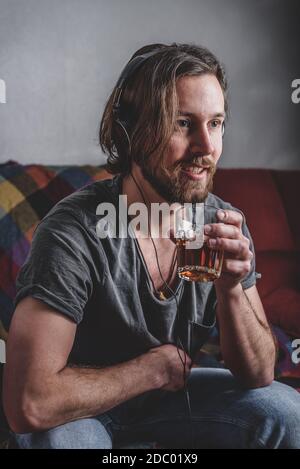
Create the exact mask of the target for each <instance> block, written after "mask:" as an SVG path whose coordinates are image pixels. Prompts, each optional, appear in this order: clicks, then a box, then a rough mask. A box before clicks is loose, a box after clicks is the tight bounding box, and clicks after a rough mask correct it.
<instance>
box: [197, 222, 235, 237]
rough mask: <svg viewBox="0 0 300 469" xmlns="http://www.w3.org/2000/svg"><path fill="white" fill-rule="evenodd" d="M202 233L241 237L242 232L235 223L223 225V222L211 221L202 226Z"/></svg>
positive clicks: (213, 235) (215, 235)
mask: <svg viewBox="0 0 300 469" xmlns="http://www.w3.org/2000/svg"><path fill="white" fill-rule="evenodd" d="M204 233H205V234H207V235H209V236H212V237H217V236H218V237H220V238H231V239H242V238H243V237H244V236H243V233H242V232H241V230H240V228H238V227H237V226H235V225H225V224H224V223H211V224H209V225H205V226H204Z"/></svg>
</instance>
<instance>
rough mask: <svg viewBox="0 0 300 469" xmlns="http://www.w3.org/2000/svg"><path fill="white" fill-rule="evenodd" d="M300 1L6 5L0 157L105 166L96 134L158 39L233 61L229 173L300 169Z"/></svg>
mask: <svg viewBox="0 0 300 469" xmlns="http://www.w3.org/2000/svg"><path fill="white" fill-rule="evenodd" d="M299 3H300V2H299V1H298V0H289V1H288V2H284V1H283V0H251V1H249V0H226V1H224V0H184V1H183V0H0V79H3V80H5V82H6V94H7V96H6V99H7V103H6V104H0V162H4V161H6V160H7V159H14V160H17V161H20V162H23V163H29V162H40V163H52V164H72V163H78V164H82V163H93V164H94V163H100V162H103V157H102V156H101V153H100V150H99V147H98V146H97V131H98V124H99V120H100V115H101V112H102V109H103V106H104V103H105V100H106V98H107V96H108V94H109V93H110V91H111V89H112V87H113V85H114V83H115V82H116V80H117V77H118V75H119V73H120V70H121V67H123V65H124V64H125V63H126V62H127V60H128V59H129V57H130V56H131V55H132V53H133V52H134V51H135V50H136V49H137V48H138V47H140V46H142V45H144V44H146V43H151V42H167V43H168V42H173V41H177V42H196V43H200V44H203V45H206V46H207V47H209V48H211V49H212V50H213V51H214V52H215V53H216V54H217V56H218V57H219V58H220V59H221V60H222V61H223V62H224V63H225V65H226V66H227V70H228V74H229V79H230V98H231V118H230V123H229V126H228V127H227V134H226V140H225V149H224V154H223V159H222V160H221V165H222V166H227V167H235V166H239V167H269V168H299V167H300V162H299V149H298V148H299V140H300V137H299V130H300V129H299V122H300V120H299V117H300V104H299V105H295V104H292V102H291V98H290V97H291V82H292V80H293V79H294V78H300V76H299V75H300V67H299V65H300V63H299V62H300V54H299V39H300V37H299V36H300V33H299V32H298V21H299V18H300V14H299V13H300V7H299V6H298V5H299Z"/></svg>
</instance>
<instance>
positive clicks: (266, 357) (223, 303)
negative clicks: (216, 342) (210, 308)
mask: <svg viewBox="0 0 300 469" xmlns="http://www.w3.org/2000/svg"><path fill="white" fill-rule="evenodd" d="M216 291H217V299H218V306H217V315H218V320H219V325H220V340H221V349H222V354H223V358H224V361H225V363H226V366H227V367H228V368H229V369H230V370H231V371H232V373H233V374H234V375H235V376H236V377H237V378H239V379H240V380H241V381H242V382H243V383H244V384H245V385H247V386H250V387H257V386H264V385H266V384H269V383H270V382H271V381H272V380H273V377H274V365H275V357H276V348H275V344H274V340H273V335H272V332H271V330H270V328H269V325H268V323H267V321H266V320H261V319H260V316H259V314H258V312H256V311H255V310H254V309H253V307H252V305H251V303H250V302H249V301H248V299H247V296H246V292H244V291H243V289H242V286H241V284H238V285H237V286H236V287H234V288H233V289H231V290H229V291H226V290H222V289H221V288H218V287H216Z"/></svg>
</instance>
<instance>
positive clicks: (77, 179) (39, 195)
mask: <svg viewBox="0 0 300 469" xmlns="http://www.w3.org/2000/svg"><path fill="white" fill-rule="evenodd" d="M109 176H110V175H109V174H108V173H107V172H106V171H105V170H104V169H103V167H102V166H90V165H83V166H44V165H37V164H30V165H25V166H24V165H21V164H19V163H17V162H15V161H8V162H7V163H4V164H1V165H0V233H1V236H0V320H1V321H2V323H3V324H4V326H5V328H6V329H7V328H8V326H9V322H10V319H11V315H12V312H13V299H14V296H15V280H16V277H17V274H18V272H19V269H20V267H21V266H22V264H23V263H24V261H25V259H26V256H27V254H28V252H29V249H30V243H31V240H32V236H33V232H34V230H35V228H36V226H37V224H38V223H39V221H40V220H41V219H42V218H43V217H44V216H45V215H46V214H47V212H48V211H49V210H50V209H51V208H52V207H53V205H55V204H56V203H57V202H58V201H59V200H61V199H62V198H63V197H66V196H67V195H69V194H71V193H72V192H74V191H75V190H77V189H79V188H81V187H83V186H84V185H86V184H90V183H91V182H93V181H95V180H99V179H104V178H106V177H109Z"/></svg>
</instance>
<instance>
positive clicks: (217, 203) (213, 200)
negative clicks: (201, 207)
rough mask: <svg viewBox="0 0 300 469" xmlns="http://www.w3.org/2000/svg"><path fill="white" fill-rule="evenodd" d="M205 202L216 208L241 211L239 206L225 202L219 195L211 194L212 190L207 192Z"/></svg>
mask: <svg viewBox="0 0 300 469" xmlns="http://www.w3.org/2000/svg"><path fill="white" fill-rule="evenodd" d="M205 203H206V204H209V205H212V206H214V207H216V208H220V209H228V210H235V211H237V212H240V213H243V212H242V211H241V210H240V209H239V208H237V207H234V206H233V205H232V204H231V203H230V202H226V201H225V200H223V199H221V198H220V197H218V196H217V195H215V194H213V193H212V192H209V193H208V195H207V198H206V200H205Z"/></svg>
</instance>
